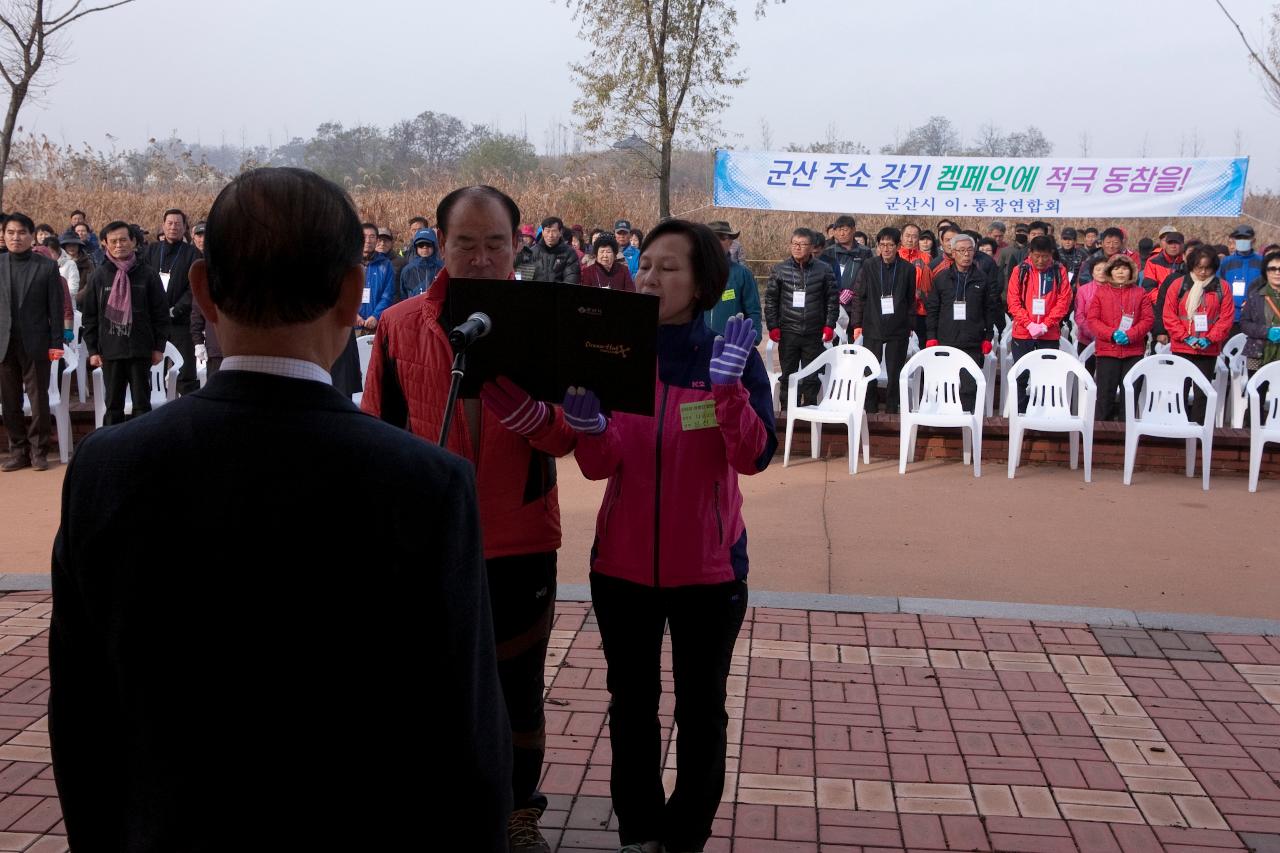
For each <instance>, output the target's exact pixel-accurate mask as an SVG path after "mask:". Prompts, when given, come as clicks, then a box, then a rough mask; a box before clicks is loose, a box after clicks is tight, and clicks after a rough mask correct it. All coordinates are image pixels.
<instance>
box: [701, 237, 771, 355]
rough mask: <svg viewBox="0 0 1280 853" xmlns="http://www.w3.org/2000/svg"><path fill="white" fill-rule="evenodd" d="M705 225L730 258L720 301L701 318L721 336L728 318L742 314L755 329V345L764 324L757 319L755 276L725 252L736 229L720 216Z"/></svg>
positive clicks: (760, 338) (728, 249) (758, 293)
mask: <svg viewBox="0 0 1280 853" xmlns="http://www.w3.org/2000/svg"><path fill="white" fill-rule="evenodd" d="M707 227H708V228H710V229H711V233H713V234H715V235H716V237H717V238H719V240H720V248H722V249H724V253H725V257H726V258H730V260H729V282H728V284H726V285H725V288H724V293H723V294H721V295H720V301H719V302H717V303H716V304H715V307H713V308H712V309H711V310H709V311H704V312H703V313H702V319H704V320H706V321H707V325H708V326H710V327H711V330H712V331H713V332H715V333H716V334H717V335H723V334H724V330H725V326H726V325H727V324H728V322H729V318H730V317H737V316H738V315H742V316H743V317H746V318H747V319H749V320H751V323H752V328H754V329H755V330H756V344H757V345H759V343H760V341H762V340H763V339H764V323H762V322H761V320H760V290H759V288H757V287H756V278H755V276H753V275H752V274H751V270H749V269H747V268H746V267H744V266H743V265H742V264H739V263H736V262H735V261H733V260H732V258H731V257H730V253H729V252H730V248H731V247H732V246H733V243H734V241H735V240H737V239H738V234H739V233H740V232H738V231H734V230H733V229H732V228H730V227H729V223H728V222H725V221H724V220H723V219H719V220H716V221H715V222H708V223H707Z"/></svg>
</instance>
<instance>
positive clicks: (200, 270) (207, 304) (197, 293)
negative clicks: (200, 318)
mask: <svg viewBox="0 0 1280 853" xmlns="http://www.w3.org/2000/svg"><path fill="white" fill-rule="evenodd" d="M187 281H188V282H189V283H190V284H191V295H192V296H194V297H195V300H196V302H197V303H199V305H200V311H201V312H202V313H203V314H204V318H205V319H206V320H207V321H209V322H210V323H217V322H218V306H217V305H214V304H213V297H212V296H210V295H209V268H208V267H207V266H205V262H204V258H201V259H199V260H198V261H196V262H195V263H193V264H192V265H191V269H190V270H189V271H188V272H187Z"/></svg>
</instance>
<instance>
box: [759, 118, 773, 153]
mask: <svg viewBox="0 0 1280 853" xmlns="http://www.w3.org/2000/svg"><path fill="white" fill-rule="evenodd" d="M760 150H762V151H772V150H773V128H772V127H770V126H769V120H768V119H767V118H765V117H764V116H761V117H760Z"/></svg>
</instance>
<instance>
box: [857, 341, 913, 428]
mask: <svg viewBox="0 0 1280 853" xmlns="http://www.w3.org/2000/svg"><path fill="white" fill-rule="evenodd" d="M865 334H866V333H865V332H864V333H863V335H864V337H863V338H862V345H863V346H864V347H866V348H867V349H869V350H871V352H872V354H873V355H875V357H876V358H878V359H881V361H882V362H883V363H884V368H885V373H886V374H887V375H888V380H889V381H888V383H887V384H886V385H885V389H884V397H885V400H884V410H885V411H886V412H888V413H889V414H891V415H896V414H897V413H898V378H899V376H900V375H901V374H902V366H903V365H904V364H906V363H907V339H906V338H903V339H902V340H894V341H886V340H883V339H880V338H868V337H865ZM881 347H883V348H884V352H883V354H882V353H881ZM879 405H880V386H879V384H877V383H876V382H872V383H871V384H870V385H868V386H867V411H868V412H875V411H876V410H877V409H878V408H879Z"/></svg>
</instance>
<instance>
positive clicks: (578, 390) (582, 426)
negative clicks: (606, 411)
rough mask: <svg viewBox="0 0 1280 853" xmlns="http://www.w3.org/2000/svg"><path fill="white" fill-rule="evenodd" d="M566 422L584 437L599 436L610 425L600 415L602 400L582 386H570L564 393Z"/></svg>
mask: <svg viewBox="0 0 1280 853" xmlns="http://www.w3.org/2000/svg"><path fill="white" fill-rule="evenodd" d="M563 408H564V420H565V423H567V424H568V425H569V426H571V427H573V428H574V430H576V431H577V432H580V433H582V434H583V435H599V434H600V433H602V432H604V430H605V427H607V426H608V425H609V422H608V420H606V419H605V416H604V415H602V414H600V398H599V397H597V396H596V395H595V394H594V393H593V392H592V391H589V390H588V389H586V388H583V387H581V386H575V385H570V386H569V390H568V391H565V392H564V406H563Z"/></svg>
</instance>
